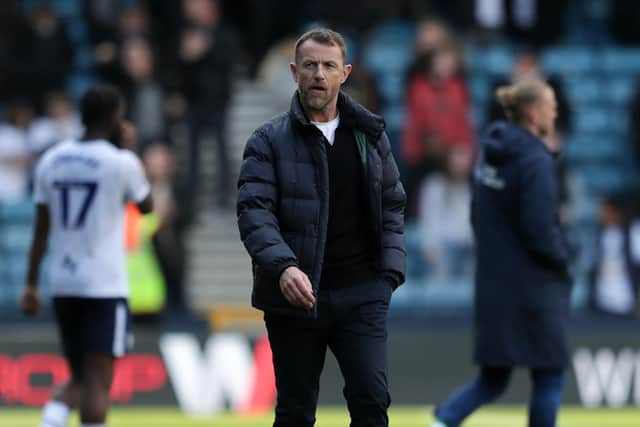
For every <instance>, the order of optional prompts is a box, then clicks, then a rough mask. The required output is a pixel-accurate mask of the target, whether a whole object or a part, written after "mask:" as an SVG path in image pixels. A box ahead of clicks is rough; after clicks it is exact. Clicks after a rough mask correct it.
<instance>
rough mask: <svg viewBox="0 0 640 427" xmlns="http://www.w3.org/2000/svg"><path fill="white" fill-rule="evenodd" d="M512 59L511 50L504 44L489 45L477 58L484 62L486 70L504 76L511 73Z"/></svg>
mask: <svg viewBox="0 0 640 427" xmlns="http://www.w3.org/2000/svg"><path fill="white" fill-rule="evenodd" d="M513 59H514V54H513V50H512V49H511V48H510V47H507V46H504V45H496V46H494V47H491V48H489V49H487V50H486V51H484V53H483V54H481V55H480V57H479V60H480V61H482V63H483V64H484V69H485V71H486V72H488V73H490V74H493V75H500V76H506V75H509V74H510V73H511V68H512V67H513Z"/></svg>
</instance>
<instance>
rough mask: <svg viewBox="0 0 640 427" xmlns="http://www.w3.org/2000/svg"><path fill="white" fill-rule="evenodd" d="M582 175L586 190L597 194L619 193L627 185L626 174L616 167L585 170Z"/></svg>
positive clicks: (598, 167)
mask: <svg viewBox="0 0 640 427" xmlns="http://www.w3.org/2000/svg"><path fill="white" fill-rule="evenodd" d="M582 175H583V180H584V182H585V184H586V187H587V189H589V190H591V191H592V192H594V193H597V194H606V193H608V192H612V191H620V190H622V189H623V188H624V187H625V185H626V183H627V174H626V172H625V171H624V170H622V169H620V168H619V167H617V165H612V166H610V167H602V166H597V167H592V168H586V169H583V170H582Z"/></svg>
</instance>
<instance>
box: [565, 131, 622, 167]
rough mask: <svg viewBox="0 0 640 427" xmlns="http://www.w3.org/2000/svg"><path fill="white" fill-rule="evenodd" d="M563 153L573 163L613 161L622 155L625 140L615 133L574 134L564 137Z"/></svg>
mask: <svg viewBox="0 0 640 427" xmlns="http://www.w3.org/2000/svg"><path fill="white" fill-rule="evenodd" d="M564 146H565V148H564V154H565V156H566V158H567V160H568V161H569V162H570V163H573V164H580V163H594V162H603V163H604V162H615V161H617V160H619V159H620V158H621V156H623V155H624V147H625V141H624V139H623V138H621V137H619V136H616V135H612V134H609V135H601V136H590V135H575V136H569V137H568V138H566V139H565V144H564Z"/></svg>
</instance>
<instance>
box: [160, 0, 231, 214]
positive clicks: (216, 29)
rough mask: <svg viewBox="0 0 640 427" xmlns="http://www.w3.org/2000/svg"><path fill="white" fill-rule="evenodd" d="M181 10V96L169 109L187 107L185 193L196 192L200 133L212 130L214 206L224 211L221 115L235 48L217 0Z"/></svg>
mask: <svg viewBox="0 0 640 427" xmlns="http://www.w3.org/2000/svg"><path fill="white" fill-rule="evenodd" d="M182 5H183V13H184V18H185V21H186V24H185V26H184V28H183V29H182V31H181V34H180V46H179V66H180V83H179V86H180V88H179V90H180V94H179V95H176V96H174V97H173V99H171V100H170V101H171V102H170V103H171V104H174V105H175V104H179V103H180V102H177V101H176V100H177V99H184V101H186V102H182V103H183V104H186V106H187V112H186V113H187V123H188V126H189V166H188V174H189V177H188V181H189V186H190V188H191V189H192V190H195V189H197V188H199V187H200V186H199V183H198V180H199V178H200V165H199V161H200V158H201V156H200V143H201V140H202V139H203V136H204V132H205V131H206V130H211V131H213V134H214V135H213V136H214V139H215V143H216V145H217V149H218V150H217V156H216V157H217V172H218V173H217V176H218V182H217V186H216V189H215V191H216V194H215V200H216V202H217V204H218V206H220V207H228V206H229V201H230V199H229V194H230V193H231V189H232V183H231V171H230V169H229V166H230V163H229V153H228V147H227V139H226V114H227V107H228V104H229V99H230V95H231V84H232V81H231V72H232V69H233V64H234V60H235V58H236V55H237V52H238V50H237V49H238V44H237V42H236V36H235V34H234V32H232V31H231V30H230V29H228V28H227V27H226V26H225V25H224V24H223V22H222V16H221V12H220V9H219V7H218V2H217V0H183V2H182ZM192 193H193V191H192Z"/></svg>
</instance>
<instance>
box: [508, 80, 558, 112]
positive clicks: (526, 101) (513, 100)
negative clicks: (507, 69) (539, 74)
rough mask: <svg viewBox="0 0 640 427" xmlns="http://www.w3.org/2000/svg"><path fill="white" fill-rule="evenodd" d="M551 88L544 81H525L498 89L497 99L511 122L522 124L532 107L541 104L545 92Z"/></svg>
mask: <svg viewBox="0 0 640 427" xmlns="http://www.w3.org/2000/svg"><path fill="white" fill-rule="evenodd" d="M547 89H551V87H550V86H549V85H548V84H547V83H545V82H543V81H542V80H524V81H521V82H517V83H513V84H511V85H507V86H500V87H499V88H497V89H496V99H497V100H498V103H499V104H500V105H501V106H502V109H503V110H504V113H505V115H506V116H507V119H509V121H511V122H514V123H522V122H523V121H524V120H525V118H526V112H527V110H528V109H529V107H531V106H532V105H534V104H536V103H538V102H540V100H541V99H542V96H543V93H544V91H545V90H547Z"/></svg>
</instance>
